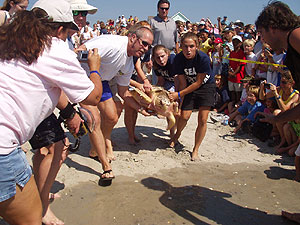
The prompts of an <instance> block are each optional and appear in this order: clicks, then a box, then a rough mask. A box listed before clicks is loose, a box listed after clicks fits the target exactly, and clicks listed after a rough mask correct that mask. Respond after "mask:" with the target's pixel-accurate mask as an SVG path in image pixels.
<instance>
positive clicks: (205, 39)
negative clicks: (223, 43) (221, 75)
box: [199, 29, 213, 55]
mask: <svg viewBox="0 0 300 225" xmlns="http://www.w3.org/2000/svg"><path fill="white" fill-rule="evenodd" d="M208 34H209V31H208V30H206V29H202V30H200V32H199V44H200V45H199V50H200V51H202V52H204V53H205V54H207V55H208V54H209V52H210V50H211V49H212V48H213V46H212V44H213V42H212V40H211V39H210V38H209V35H208Z"/></svg>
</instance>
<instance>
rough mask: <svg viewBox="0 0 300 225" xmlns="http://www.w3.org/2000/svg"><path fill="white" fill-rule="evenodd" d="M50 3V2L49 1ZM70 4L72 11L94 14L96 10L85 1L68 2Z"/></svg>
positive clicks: (73, 0) (71, 0)
mask: <svg viewBox="0 0 300 225" xmlns="http://www.w3.org/2000/svg"><path fill="white" fill-rule="evenodd" d="M49 1H51V0H49ZM68 1H69V2H70V4H71V8H72V10H74V11H75V10H76V11H88V13H89V14H95V13H96V12H97V10H98V9H97V8H96V7H94V6H92V5H89V4H88V3H87V1H86V0H68Z"/></svg>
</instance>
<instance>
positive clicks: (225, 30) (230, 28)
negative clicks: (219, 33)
mask: <svg viewBox="0 0 300 225" xmlns="http://www.w3.org/2000/svg"><path fill="white" fill-rule="evenodd" d="M227 31H234V29H233V28H232V27H226V28H225V29H224V30H223V32H227Z"/></svg>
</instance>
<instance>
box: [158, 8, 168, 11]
mask: <svg viewBox="0 0 300 225" xmlns="http://www.w3.org/2000/svg"><path fill="white" fill-rule="evenodd" d="M160 9H161V10H166V11H168V10H169V8H162V7H160Z"/></svg>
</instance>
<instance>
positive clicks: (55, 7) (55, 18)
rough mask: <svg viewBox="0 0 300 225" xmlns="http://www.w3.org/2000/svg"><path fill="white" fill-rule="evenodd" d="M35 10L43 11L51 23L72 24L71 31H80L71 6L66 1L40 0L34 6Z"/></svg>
mask: <svg viewBox="0 0 300 225" xmlns="http://www.w3.org/2000/svg"><path fill="white" fill-rule="evenodd" d="M34 8H40V9H43V10H44V11H45V12H46V13H47V14H48V16H49V17H48V18H49V20H51V22H59V23H70V22H71V23H72V27H71V29H73V30H79V28H78V26H77V25H76V23H75V22H74V19H73V14H72V10H71V5H70V3H69V2H67V1H65V0H51V1H49V0H39V1H37V2H36V3H35V4H34V5H33V6H32V9H34Z"/></svg>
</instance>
